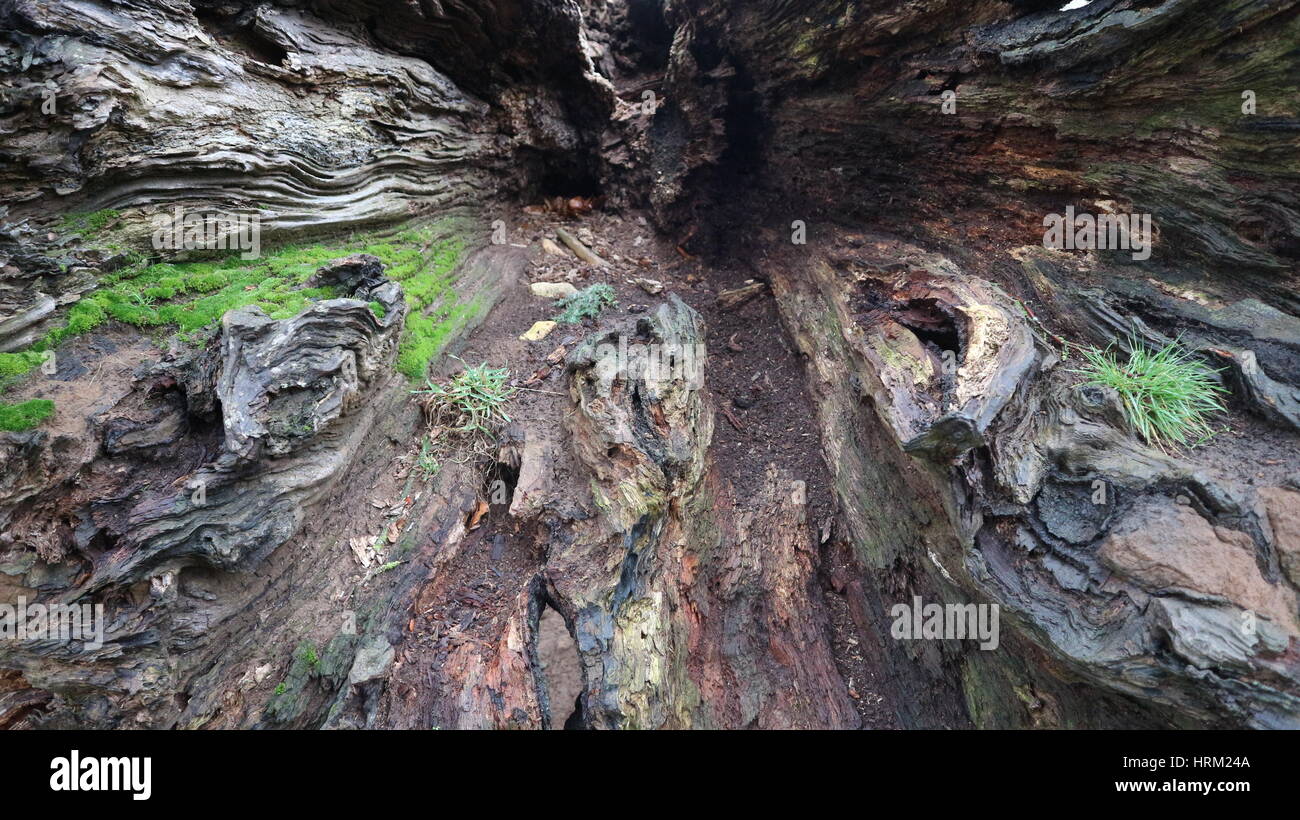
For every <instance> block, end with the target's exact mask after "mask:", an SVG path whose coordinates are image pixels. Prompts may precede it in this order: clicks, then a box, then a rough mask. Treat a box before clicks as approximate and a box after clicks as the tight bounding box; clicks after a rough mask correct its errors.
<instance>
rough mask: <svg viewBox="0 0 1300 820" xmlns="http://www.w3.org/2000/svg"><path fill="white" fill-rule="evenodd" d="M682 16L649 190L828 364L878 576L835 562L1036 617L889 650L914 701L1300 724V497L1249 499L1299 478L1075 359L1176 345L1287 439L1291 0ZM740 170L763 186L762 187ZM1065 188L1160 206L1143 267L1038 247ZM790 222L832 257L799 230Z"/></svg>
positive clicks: (835, 449) (866, 565)
mask: <svg viewBox="0 0 1300 820" xmlns="http://www.w3.org/2000/svg"><path fill="white" fill-rule="evenodd" d="M669 16H670V19H674V20H676V21H677V22H678V23H680V24H681V25H680V27H679V28H678V29H677V39H676V40H675V42H674V45H673V50H672V58H671V61H670V65H669V68H668V71H667V81H666V88H667V94H666V96H667V98H668V108H667V110H665V111H663V112H662V113H661V115H660V116H659V117H658V118H657V119H656V122H655V128H660V129H664V130H666V131H669V132H670V133H671V134H672V138H671V139H668V140H665V141H664V142H663V144H664V145H665V146H668V145H672V146H674V147H673V148H672V149H670V150H665V151H663V152H661V153H660V154H658V155H657V159H658V160H659V161H660V163H661V165H660V167H661V170H662V171H663V177H664V178H663V179H662V180H661V183H660V184H659V185H657V186H656V188H655V189H654V192H653V195H652V199H653V201H654V202H655V205H656V207H657V209H658V211H659V213H660V214H661V215H662V217H663V218H664V219H665V221H666V223H667V224H669V225H676V226H682V227H680V228H678V230H683V231H684V230H685V228H686V226H688V225H689V226H697V227H699V228H701V229H702V230H700V231H698V233H695V236H696V238H695V240H694V244H695V245H696V246H698V247H701V248H705V247H708V243H709V241H714V242H720V241H724V239H725V242H726V247H727V248H728V252H732V253H734V252H736V251H735V249H736V248H737V246H738V245H740V246H743V247H745V248H746V252H748V253H752V254H753V255H754V256H755V257H759V258H762V259H763V261H762V262H761V263H759V265H758V267H759V269H760V271H761V272H762V274H763V275H764V276H765V277H768V278H770V279H771V281H772V283H773V287H774V288H775V290H776V293H777V299H778V301H779V303H780V305H781V308H782V315H783V318H784V320H785V322H786V324H787V327H788V328H789V330H790V332H791V333H792V335H793V336H794V337H795V338H796V339H797V340H798V341H799V344H800V346H801V347H802V349H803V350H804V351H805V352H806V353H807V354H808V355H809V357H810V360H811V367H812V372H813V374H814V377H813V378H814V381H815V382H820V383H823V384H825V392H824V394H823V395H822V396H820V397H819V401H820V402H821V421H822V430H823V436H824V439H825V444H826V448H827V458H828V463H829V464H830V465H831V468H832V470H833V471H834V472H835V473H836V475H837V485H836V487H837V491H838V493H839V496H840V498H841V500H842V502H843V507H844V512H845V516H846V519H847V521H848V524H849V532H848V533H847V535H848V539H849V542H850V546H851V550H852V552H853V554H854V555H856V557H857V560H858V561H859V566H860V572H861V577H843V578H840V579H838V582H839V583H841V584H844V585H846V586H847V587H849V588H853V587H854V586H855V585H860V587H861V589H862V595H863V598H864V600H862V601H861V602H860V603H859V604H858V607H857V608H858V611H860V612H861V613H863V616H862V618H863V620H864V622H865V621H874V622H875V623H877V624H879V623H883V622H885V619H883V618H882V617H881V615H882V614H883V612H885V611H887V610H888V608H889V606H890V605H891V604H893V603H899V602H903V603H906V602H908V601H909V600H910V598H911V596H912V595H913V594H920V595H921V596H922V597H923V598H925V599H927V600H936V601H968V600H969V601H978V602H992V603H998V604H1000V605H1001V606H1002V607H1003V613H1004V616H1003V617H1004V619H1006V620H1004V622H1003V623H1004V624H1007V621H1010V625H1011V626H1013V627H1014V631H1013V632H1012V634H1011V635H1010V636H1007V635H1006V633H1007V631H1008V630H1005V629H1004V640H1006V641H1010V642H1011V643H1010V644H1004V647H1003V649H1001V650H999V651H997V652H990V653H983V652H979V651H966V650H963V649H962V648H961V647H959V646H957V645H946V646H944V647H942V648H939V649H935V648H933V647H931V646H929V645H924V646H923V647H922V648H921V649H919V650H917V649H916V646H917V645H916V644H910V643H908V642H900V641H891V640H889V639H888V638H886V639H885V641H884V643H885V645H886V646H887V647H888V651H887V654H888V655H889V657H890V658H891V660H892V664H893V666H894V669H895V670H896V674H898V675H899V676H900V677H902V678H904V679H911V680H912V681H913V687H911V688H912V689H913V690H914V691H925V692H927V693H929V698H930V700H928V701H927V702H925V703H923V704H919V705H918V706H917V708H916V709H915V710H908V713H907V714H906V715H905V720H906V722H907V723H909V724H911V725H943V724H944V723H946V722H948V721H951V720H954V719H958V720H959V718H958V717H957V715H959V714H960V713H961V712H965V713H967V714H969V716H970V718H971V719H972V720H973V721H974V722H975V723H976V724H977V725H994V726H1025V725H1067V726H1103V725H1107V726H1133V725H1206V724H1209V725H1252V726H1293V725H1296V721H1297V719H1300V718H1297V716H1298V715H1300V700H1298V698H1300V677H1297V675H1296V673H1295V666H1294V657H1295V648H1294V647H1295V645H1296V644H1295V643H1294V641H1295V640H1296V637H1297V635H1296V598H1295V595H1296V589H1295V585H1294V584H1295V579H1294V578H1289V577H1287V576H1286V575H1285V574H1284V573H1282V572H1281V571H1280V569H1279V557H1278V556H1279V555H1285V554H1289V553H1290V552H1291V551H1293V550H1294V545H1293V544H1292V542H1291V540H1290V536H1288V535H1286V534H1285V533H1284V532H1283V531H1282V530H1281V529H1278V530H1276V531H1274V530H1273V529H1271V528H1270V525H1269V522H1270V521H1271V520H1272V519H1273V518H1276V517H1277V516H1279V515H1281V514H1282V510H1281V506H1280V504H1281V503H1282V502H1281V499H1283V498H1290V497H1291V496H1290V495H1288V494H1287V493H1288V492H1289V491H1288V490H1285V489H1283V488H1281V487H1280V486H1279V487H1278V488H1270V489H1264V490H1259V491H1257V490H1256V489H1255V488H1254V487H1252V486H1250V485H1251V484H1254V483H1255V482H1256V479H1257V478H1262V479H1263V481H1262V482H1261V483H1264V484H1269V483H1274V482H1277V483H1279V484H1283V485H1284V484H1286V483H1287V482H1288V481H1290V482H1294V481H1295V480H1296V479H1295V478H1294V477H1291V478H1289V479H1288V478H1287V476H1286V475H1285V473H1282V474H1279V471H1278V470H1276V469H1274V470H1269V471H1267V473H1266V472H1263V471H1261V472H1259V473H1258V476H1255V475H1250V476H1249V478H1247V476H1246V475H1243V473H1244V472H1246V471H1244V470H1241V469H1234V468H1235V467H1236V465H1234V464H1232V463H1231V462H1232V461H1236V460H1237V459H1239V458H1240V456H1237V455H1233V454H1232V450H1231V449H1227V450H1222V449H1221V450H1219V452H1218V453H1217V454H1216V455H1211V456H1208V457H1207V456H1204V455H1201V454H1200V453H1198V452H1197V451H1191V452H1189V453H1186V454H1184V455H1183V456H1181V457H1173V456H1170V455H1168V454H1165V453H1161V452H1156V451H1153V450H1151V449H1148V448H1146V447H1144V446H1143V445H1141V444H1140V443H1139V442H1138V441H1136V440H1135V437H1134V436H1133V434H1132V433H1131V432H1130V431H1128V430H1126V429H1125V426H1124V423H1123V421H1122V416H1121V414H1120V413H1119V412H1118V408H1117V407H1116V406H1115V405H1114V403H1113V398H1108V397H1107V396H1106V395H1105V394H1104V393H1102V392H1100V391H1097V390H1089V389H1080V388H1079V387H1078V385H1077V382H1078V381H1079V379H1078V378H1077V377H1072V376H1071V375H1070V374H1069V372H1068V371H1069V368H1070V367H1071V365H1070V364H1069V363H1066V364H1062V363H1061V362H1060V361H1059V359H1060V356H1061V348H1060V344H1059V342H1060V340H1061V339H1062V337H1064V338H1065V339H1067V340H1069V341H1071V342H1074V343H1076V344H1079V343H1092V344H1099V345H1103V346H1104V345H1105V344H1107V343H1110V342H1111V341H1113V340H1116V339H1117V338H1118V339H1120V340H1121V341H1122V340H1123V339H1124V338H1125V337H1126V336H1127V335H1128V334H1129V333H1130V332H1134V333H1136V334H1137V335H1138V336H1139V337H1143V338H1145V339H1146V340H1148V341H1150V342H1154V343H1164V342H1167V341H1169V340H1170V339H1171V338H1172V337H1174V336H1176V335H1180V334H1181V338H1182V341H1183V342H1184V344H1186V345H1187V346H1188V347H1190V348H1192V349H1193V350H1196V351H1198V352H1200V353H1201V354H1203V355H1204V356H1206V357H1207V358H1208V359H1210V360H1212V361H1216V362H1221V363H1226V364H1228V365H1230V368H1229V373H1230V374H1231V376H1230V377H1229V378H1227V383H1228V384H1229V385H1230V386H1232V387H1233V388H1234V396H1235V400H1236V402H1237V407H1238V411H1242V410H1244V411H1246V412H1248V413H1252V414H1256V415H1257V416H1259V417H1261V418H1263V419H1264V420H1266V421H1268V422H1270V423H1273V424H1276V425H1280V427H1281V428H1282V429H1281V430H1280V431H1278V432H1277V433H1270V434H1269V435H1274V436H1276V438H1277V439H1278V440H1280V441H1285V442H1286V444H1285V445H1283V446H1284V447H1288V448H1294V446H1295V438H1294V435H1295V431H1296V429H1297V428H1296V425H1295V413H1294V408H1295V404H1294V402H1295V393H1296V389H1297V386H1300V382H1298V381H1297V377H1296V374H1297V372H1300V371H1297V369H1296V368H1295V356H1296V354H1297V352H1300V335H1298V334H1297V333H1296V330H1297V324H1296V316H1295V313H1296V308H1297V305H1296V302H1295V284H1296V277H1295V274H1296V268H1297V264H1296V260H1297V259H1298V258H1300V253H1298V249H1300V219H1298V217H1300V210H1297V201H1300V200H1297V193H1298V191H1300V188H1298V186H1297V181H1298V180H1300V173H1298V172H1300V168H1298V167H1297V166H1296V159H1295V158H1296V156H1298V154H1297V152H1296V149H1297V147H1300V141H1298V138H1297V133H1300V132H1298V131H1297V130H1296V123H1297V118H1296V114H1297V112H1296V108H1295V106H1296V100H1295V97H1294V94H1293V93H1291V92H1289V91H1288V89H1290V88H1293V87H1294V83H1295V77H1296V74H1295V72H1296V70H1297V66H1296V63H1295V61H1294V60H1292V59H1289V58H1287V57H1285V56H1282V55H1283V54H1284V53H1285V52H1286V51H1287V50H1288V49H1290V48H1291V44H1292V43H1293V42H1294V41H1295V36H1296V32H1297V31H1298V30H1300V29H1297V26H1300V16H1298V13H1297V6H1296V4H1295V3H1291V2H1275V3H1228V4H1224V3H1210V2H1196V1H1195V0H1188V1H1187V2H1164V3H1158V4H1142V3H1129V2H1123V0H1115V1H1114V2H1110V1H1107V0H1103V2H1095V3H1092V4H1091V5H1090V6H1088V7H1086V8H1084V9H1079V10H1076V11H1073V12H1068V13H1057V12H1042V13H1038V14H1031V15H1026V14H1025V12H1024V10H1022V9H1013V8H1011V7H1009V6H1008V5H1007V4H1002V3H996V2H985V3H975V4H969V3H961V4H957V3H946V2H933V3H910V4H906V6H904V5H903V4H896V5H894V6H889V7H885V8H879V9H873V10H869V11H867V10H861V9H856V8H854V9H849V8H848V7H846V6H844V5H843V4H840V3H835V2H826V3H813V4H791V3H781V2H768V3H757V4H746V6H745V7H744V8H743V9H740V8H733V7H730V6H728V5H727V4H722V3H712V2H708V0H699V2H689V1H687V2H681V3H674V4H672V5H671V9H670V15H669ZM759 21H761V24H760V22H759ZM1248 90H1249V91H1252V92H1253V94H1254V96H1255V98H1256V100H1257V102H1258V105H1259V109H1258V114H1255V115H1251V114H1249V113H1246V112H1245V110H1244V109H1243V108H1242V105H1243V92H1245V91H1248ZM945 91H952V92H954V93H955V98H954V99H953V101H954V102H955V106H956V108H955V113H948V114H945V113H943V108H942V104H943V100H944V95H943V94H942V93H941V92H945ZM719 126H721V127H719ZM683 145H684V146H685V148H684V149H683V148H682V146H683ZM741 180H746V181H752V182H754V183H755V184H756V190H754V193H753V194H752V195H751V196H749V197H744V198H739V201H737V199H738V198H737V197H736V195H735V194H736V191H737V190H740V182H741ZM728 205H734V208H733V210H734V213H735V215H736V216H735V218H733V219H731V220H724V221H722V222H721V223H719V222H718V221H717V220H710V219H709V218H708V216H706V213H707V209H710V208H715V209H716V208H723V209H725V208H726V207H728ZM1067 205H1071V206H1075V207H1077V208H1078V209H1079V210H1080V211H1094V212H1119V213H1128V212H1133V213H1142V212H1146V213H1150V214H1152V215H1153V221H1154V223H1155V227H1156V238H1155V243H1154V253H1153V255H1152V257H1151V259H1150V260H1149V261H1145V262H1131V261H1130V260H1128V259H1126V258H1122V257H1121V255H1120V254H1114V253H1103V252H1098V253H1087V254H1083V253H1076V254H1071V253H1068V252H1061V251H1049V250H1046V249H1044V247H1043V246H1042V245H1043V242H1042V236H1043V232H1042V224H1043V223H1042V219H1043V217H1044V216H1045V215H1047V214H1051V213H1062V212H1063V211H1064V208H1065V206H1067ZM753 213H761V214H762V215H763V217H762V218H763V221H764V224H763V225H762V226H761V227H762V230H758V229H757V228H756V227H755V226H753V224H752V217H751V222H750V224H749V225H746V223H745V222H743V221H741V219H742V218H744V217H743V216H742V215H750V214H753ZM792 220H803V221H805V222H806V224H807V232H808V237H809V240H808V245H807V246H806V247H802V246H791V245H789V244H788V243H787V242H786V241H784V237H785V236H788V235H789V231H790V229H791V227H792V225H791V221H792ZM863 226H869V227H870V228H871V229H872V230H873V231H877V232H879V231H893V232H894V233H895V234H896V235H901V236H903V237H907V238H908V239H911V240H914V241H916V242H917V243H918V244H920V245H923V246H925V247H932V248H936V249H938V250H940V251H941V252H942V256H939V255H936V254H932V253H925V252H923V251H922V250H920V249H919V248H916V247H912V246H909V245H907V244H905V243H902V242H899V241H898V240H897V239H895V238H892V237H890V236H888V235H883V234H875V235H868V236H864V235H863V234H862V227H863ZM710 227H713V228H715V229H718V228H721V229H722V230H725V231H726V233H725V234H723V233H720V232H718V231H716V230H715V232H714V233H710V232H708V231H707V230H703V229H707V228H710ZM738 237H741V239H740V240H739V241H738ZM782 248H784V250H782ZM993 283H998V285H1000V286H1001V287H999V286H998V285H995V284H993ZM1012 297H1016V298H1014V299H1013V298H1012ZM1017 301H1020V302H1022V303H1023V304H1026V305H1030V306H1032V308H1031V309H1029V310H1026V309H1022V308H1021V307H1020V306H1019V305H1017ZM1035 337H1036V338H1035ZM945 352H946V353H945ZM945 355H949V356H953V357H954V362H953V363H954V364H955V365H956V367H955V368H954V369H953V370H952V371H949V372H945V370H944V369H943V367H942V364H943V358H942V357H943V356H945ZM1225 375H1228V374H1225ZM1224 459H1226V462H1225V461H1224ZM1274 463H1280V462H1276V461H1275V462H1274ZM1257 467H1262V465H1258V464H1256V465H1251V466H1249V467H1247V470H1250V471H1251V472H1252V473H1253V472H1254V470H1255V469H1256V468H1257ZM1284 469H1285V468H1284ZM900 485H901V486H905V487H906V490H905V491H903V492H899V491H898V487H900ZM1096 486H1102V487H1103V488H1104V491H1105V492H1106V493H1107V494H1108V495H1107V496H1106V501H1105V503H1104V504H1103V505H1096V504H1093V503H1090V502H1091V497H1092V494H1093V493H1094V492H1095V490H1094V488H1095V487H1096ZM1180 505H1182V506H1180ZM1179 510H1181V512H1176V511H1179ZM1170 515H1176V516H1177V517H1178V521H1179V522H1180V524H1179V526H1177V527H1175V528H1173V532H1170V531H1166V530H1165V529H1164V528H1162V527H1161V526H1160V524H1159V523H1158V522H1160V521H1163V520H1165V518H1163V517H1167V516H1170ZM1162 516H1163V517H1162ZM1211 525H1213V527H1214V529H1212V528H1211ZM1162 542H1163V543H1162ZM1211 556H1212V557H1211ZM1157 567H1165V569H1164V570H1157V569H1156V568H1157ZM1226 567H1235V569H1225V568H1226ZM1247 612H1250V613H1254V614H1257V615H1260V616H1261V618H1262V620H1261V621H1260V624H1263V626H1262V627H1261V628H1260V629H1259V630H1258V631H1254V632H1251V634H1249V635H1246V636H1244V637H1243V635H1242V634H1240V632H1239V631H1238V632H1234V631H1233V630H1232V629H1229V628H1228V625H1229V624H1233V623H1237V624H1239V623H1240V622H1241V617H1242V616H1243V615H1244V614H1245V613H1247ZM1265 613H1267V614H1265ZM871 614H874V616H875V617H874V618H871V617H870V615H871ZM968 649H969V645H968V646H967V650H968ZM918 653H919V654H918ZM945 693H946V694H945Z"/></svg>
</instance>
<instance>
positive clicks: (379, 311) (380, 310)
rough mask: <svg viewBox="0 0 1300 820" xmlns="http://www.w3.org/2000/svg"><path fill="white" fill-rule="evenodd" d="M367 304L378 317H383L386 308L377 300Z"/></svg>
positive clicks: (385, 313) (386, 312)
mask: <svg viewBox="0 0 1300 820" xmlns="http://www.w3.org/2000/svg"><path fill="white" fill-rule="evenodd" d="M368 304H369V307H370V312H371V313H373V314H375V316H377V317H379V318H380V319H382V318H384V316H386V315H387V314H388V311H387V309H385V308H384V306H383V305H382V304H380V303H379V302H370V303H368Z"/></svg>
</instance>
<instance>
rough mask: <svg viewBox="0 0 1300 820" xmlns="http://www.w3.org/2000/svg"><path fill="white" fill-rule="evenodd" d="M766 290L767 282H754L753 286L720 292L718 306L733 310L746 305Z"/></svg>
mask: <svg viewBox="0 0 1300 820" xmlns="http://www.w3.org/2000/svg"><path fill="white" fill-rule="evenodd" d="M765 290H767V283H766V282H754V283H753V284H751V285H744V286H743V287H739V288H732V289H731V290H723V291H719V292H718V304H719V305H720V306H722V308H723V309H724V310H732V309H734V308H738V307H740V306H741V305H743V304H745V303H746V302H748V301H749V300H750V299H753V298H754V297H755V296H758V295H759V294H760V293H762V292H763V291H765Z"/></svg>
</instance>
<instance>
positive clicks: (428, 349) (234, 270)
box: [0, 211, 479, 429]
mask: <svg viewBox="0 0 1300 820" xmlns="http://www.w3.org/2000/svg"><path fill="white" fill-rule="evenodd" d="M119 217H120V214H118V213H117V212H116V211H97V212H95V213H93V214H80V215H70V216H68V217H66V218H65V227H66V228H67V229H68V230H73V231H78V232H84V233H93V232H96V231H100V230H102V229H103V228H104V227H105V226H107V225H109V224H111V223H112V222H114V221H115V220H117V219H118V218H119ZM462 231H463V227H462V226H461V225H460V224H459V223H458V222H454V221H451V220H444V221H442V222H435V223H431V224H428V225H423V226H420V227H416V228H409V229H406V230H403V231H401V232H399V233H397V234H394V235H385V236H381V235H379V234H363V235H355V236H351V237H347V238H343V239H339V240H335V241H330V242H325V243H320V244H298V245H287V246H284V247H281V248H279V249H276V250H274V251H271V252H269V253H268V254H266V255H265V256H263V257H262V258H260V259H252V260H246V259H241V258H240V256H239V254H238V253H237V252H234V253H231V254H230V255H228V256H226V257H224V258H221V259H216V260H208V261H199V262H161V263H157V264H152V265H150V264H145V263H143V262H140V263H137V264H135V265H131V266H129V267H126V268H123V269H121V270H118V271H115V272H113V273H111V274H108V275H105V276H103V277H101V279H100V287H99V288H98V289H96V290H95V291H93V292H91V293H88V294H86V295H85V296H83V297H82V298H81V300H80V301H78V302H76V303H75V304H74V305H72V306H71V307H70V308H69V309H68V312H67V315H66V318H65V321H64V324H63V325H62V326H60V327H56V328H54V329H53V330H51V331H49V332H48V333H46V334H45V336H44V337H43V338H41V339H40V340H38V341H37V342H36V343H35V344H33V345H32V346H31V347H30V348H29V349H27V350H25V351H22V352H19V353H3V354H0V389H4V388H5V387H7V386H8V385H10V384H12V383H13V382H15V381H17V380H18V379H19V378H20V377H21V376H23V375H24V374H26V373H28V372H29V371H31V370H32V369H33V368H35V367H37V366H38V365H39V364H40V363H41V362H42V361H44V358H45V351H49V350H53V349H55V348H57V347H58V346H59V345H61V344H63V343H65V342H67V341H68V340H70V339H73V338H75V337H77V336H80V335H82V334H85V333H87V332H89V331H91V330H94V329H95V328H97V327H99V326H100V325H102V324H104V323H105V322H109V321H114V320H115V321H119V322H124V323H126V324H129V325H134V326H135V327H139V328H172V329H175V330H177V331H179V332H181V333H182V334H189V333H194V332H196V331H200V330H202V329H204V328H208V327H211V326H213V325H215V324H216V323H217V322H218V321H220V319H221V317H222V316H223V315H225V314H226V312H227V311H231V310H235V309H237V308H241V307H247V306H250V305H256V306H258V307H259V308H261V309H262V310H263V311H265V312H266V314H267V315H268V316H270V317H271V318H273V319H286V318H289V317H291V316H294V315H296V314H298V313H300V312H301V311H302V310H303V309H304V308H306V307H307V306H308V305H309V304H310V303H311V302H313V301H316V300H319V299H328V298H333V297H335V296H337V295H338V294H337V293H336V292H335V291H334V290H333V289H332V288H304V287H303V284H304V283H305V282H306V281H307V279H308V278H309V277H311V275H312V274H314V273H315V272H316V271H317V270H318V269H319V268H320V267H321V266H322V265H324V264H325V263H326V262H329V261H330V260H332V259H337V258H339V257H342V256H348V255H351V254H356V253H369V254H373V255H374V256H376V257H378V258H379V259H380V261H382V262H383V263H384V265H385V268H386V273H387V275H388V277H389V278H391V279H393V280H394V281H397V282H400V283H401V285H402V288H403V290H404V292H405V294H406V303H407V306H408V308H409V314H408V317H407V322H406V329H405V330H404V332H403V334H402V340H401V345H400V349H399V353H398V369H399V370H400V371H401V372H402V373H403V374H405V375H406V376H408V377H409V378H411V379H413V380H417V381H423V378H424V375H425V373H426V372H427V370H428V367H429V363H430V361H431V360H432V359H433V358H434V357H435V356H437V355H438V353H439V352H441V350H442V348H443V346H444V345H445V344H446V342H447V341H448V340H449V339H450V338H451V337H452V336H453V335H454V334H455V333H456V332H457V331H458V330H459V329H460V328H462V327H464V326H465V325H466V324H467V323H468V322H469V321H470V320H471V319H472V318H474V317H475V316H477V314H478V312H479V307H478V305H477V303H468V304H461V303H459V302H458V301H457V298H456V294H455V291H454V289H453V287H452V285H453V282H454V275H455V271H456V268H457V266H458V265H459V264H460V260H461V258H462V257H463V255H464V249H465V241H464V239H463V238H462V236H461V232H462ZM371 309H372V310H374V311H375V313H376V315H378V316H380V317H381V318H382V316H383V307H382V306H379V305H378V303H372V304H371ZM31 404H32V403H31V402H27V403H24V404H21V405H5V406H4V408H5V410H4V412H5V415H4V419H5V421H6V423H7V424H11V425H14V426H6V427H4V428H3V429H29V428H30V427H31V426H34V425H35V424H39V423H40V421H42V420H44V419H45V418H48V417H49V415H50V413H51V412H53V409H52V406H51V407H49V408H47V409H46V410H44V411H42V410H41V409H40V408H38V407H36V406H31V407H29V406H28V405H31ZM43 406H44V405H42V407H43ZM18 408H25V409H23V410H19V409H18ZM33 420H34V421H33ZM19 424H22V425H24V426H21V427H19V426H17V425H19Z"/></svg>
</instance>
